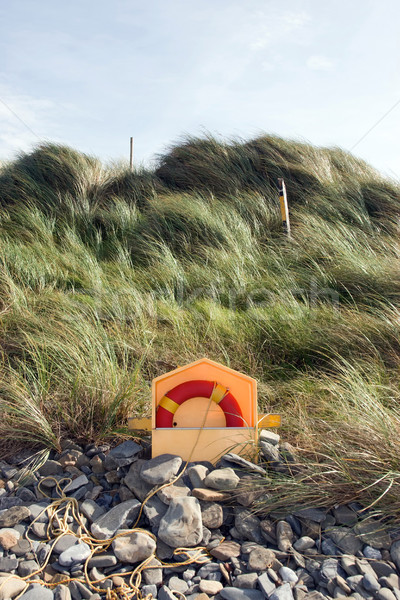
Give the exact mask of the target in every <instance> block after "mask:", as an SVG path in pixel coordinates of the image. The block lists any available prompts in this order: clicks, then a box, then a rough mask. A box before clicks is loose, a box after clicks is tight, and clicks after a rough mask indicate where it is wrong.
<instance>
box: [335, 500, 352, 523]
mask: <svg viewBox="0 0 400 600" xmlns="http://www.w3.org/2000/svg"><path fill="white" fill-rule="evenodd" d="M332 512H333V515H334V517H335V519H336V523H337V524H338V525H347V526H349V527H351V526H352V525H355V524H356V523H357V515H356V513H355V512H354V510H352V509H351V508H350V507H348V506H347V505H346V504H341V505H339V506H336V507H335V508H334V509H333V511H332Z"/></svg>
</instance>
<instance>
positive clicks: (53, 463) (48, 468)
mask: <svg viewBox="0 0 400 600" xmlns="http://www.w3.org/2000/svg"><path fill="white" fill-rule="evenodd" d="M39 473H40V475H42V477H49V476H51V475H62V474H63V473H64V469H63V468H62V466H61V465H60V463H59V462H58V461H57V460H46V462H45V463H44V464H43V465H42V466H41V467H40V469H39Z"/></svg>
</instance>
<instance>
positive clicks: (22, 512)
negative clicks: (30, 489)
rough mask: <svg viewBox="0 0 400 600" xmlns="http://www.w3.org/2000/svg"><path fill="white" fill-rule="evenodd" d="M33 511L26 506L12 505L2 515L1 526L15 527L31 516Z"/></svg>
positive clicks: (0, 517) (0, 516) (0, 518)
mask: <svg viewBox="0 0 400 600" xmlns="http://www.w3.org/2000/svg"><path fill="white" fill-rule="evenodd" d="M30 514H31V511H30V510H29V508H27V507H26V506H12V507H11V508H9V509H7V510H6V511H5V512H4V513H3V514H1V515H0V527H14V525H17V523H20V522H21V521H25V520H26V519H28V518H29V516H30Z"/></svg>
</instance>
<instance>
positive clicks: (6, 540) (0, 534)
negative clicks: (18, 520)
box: [0, 528, 21, 550]
mask: <svg viewBox="0 0 400 600" xmlns="http://www.w3.org/2000/svg"><path fill="white" fill-rule="evenodd" d="M20 537H21V535H20V533H19V532H18V531H17V530H16V529H8V528H4V529H0V546H1V547H2V548H4V550H9V549H10V548H12V547H13V546H15V544H16V543H17V542H18V540H19V538H20Z"/></svg>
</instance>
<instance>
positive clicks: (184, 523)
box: [158, 497, 203, 548]
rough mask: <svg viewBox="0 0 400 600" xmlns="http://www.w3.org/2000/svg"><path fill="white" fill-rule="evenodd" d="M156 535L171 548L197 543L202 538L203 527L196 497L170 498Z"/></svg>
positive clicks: (190, 545)
mask: <svg viewBox="0 0 400 600" xmlns="http://www.w3.org/2000/svg"><path fill="white" fill-rule="evenodd" d="M158 537H159V538H160V539H161V540H162V541H163V542H165V543H166V544H168V546H171V548H178V547H179V546H187V547H192V546H196V545H197V544H199V543H200V542H201V540H202V538H203V527H202V521H201V510H200V503H199V501H198V500H197V498H192V497H185V498H176V499H174V500H172V501H171V504H170V505H169V507H168V510H167V512H166V513H165V515H164V516H163V517H162V519H161V521H160V526H159V529H158Z"/></svg>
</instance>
